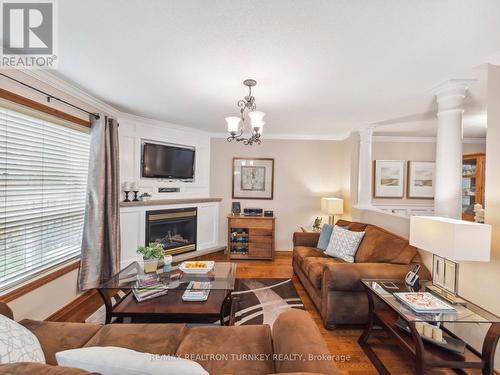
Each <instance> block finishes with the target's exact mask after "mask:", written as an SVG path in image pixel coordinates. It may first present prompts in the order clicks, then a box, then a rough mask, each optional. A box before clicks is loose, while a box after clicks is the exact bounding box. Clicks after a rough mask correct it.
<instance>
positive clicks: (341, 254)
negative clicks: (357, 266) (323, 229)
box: [325, 225, 365, 263]
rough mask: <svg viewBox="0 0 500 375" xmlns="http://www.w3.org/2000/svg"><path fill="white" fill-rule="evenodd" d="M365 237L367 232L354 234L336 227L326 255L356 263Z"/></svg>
mask: <svg viewBox="0 0 500 375" xmlns="http://www.w3.org/2000/svg"><path fill="white" fill-rule="evenodd" d="M364 235H365V232H354V231H350V230H348V229H344V228H342V227H339V226H338V225H335V226H334V227H333V231H332V236H331V237H330V242H329V243H328V247H327V248H326V252H325V254H326V255H329V256H331V257H334V258H340V259H343V260H345V261H346V262H349V263H354V256H355V255H356V251H358V247H359V244H360V243H361V240H362V239H363V236H364Z"/></svg>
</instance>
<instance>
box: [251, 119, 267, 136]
mask: <svg viewBox="0 0 500 375" xmlns="http://www.w3.org/2000/svg"><path fill="white" fill-rule="evenodd" d="M264 124H265V122H264V121H262V122H261V123H260V124H259V125H258V126H254V125H253V124H252V129H253V131H254V132H255V133H259V134H262V128H264Z"/></svg>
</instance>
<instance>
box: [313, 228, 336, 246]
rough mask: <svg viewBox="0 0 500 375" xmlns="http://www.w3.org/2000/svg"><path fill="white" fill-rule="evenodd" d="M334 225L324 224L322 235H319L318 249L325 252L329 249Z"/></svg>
mask: <svg viewBox="0 0 500 375" xmlns="http://www.w3.org/2000/svg"><path fill="white" fill-rule="evenodd" d="M332 230H333V225H331V224H324V225H323V227H322V228H321V233H320V234H319V239H318V245H317V246H316V247H317V248H318V249H320V250H323V251H325V250H326V248H327V247H328V243H329V242H330V237H331V236H332Z"/></svg>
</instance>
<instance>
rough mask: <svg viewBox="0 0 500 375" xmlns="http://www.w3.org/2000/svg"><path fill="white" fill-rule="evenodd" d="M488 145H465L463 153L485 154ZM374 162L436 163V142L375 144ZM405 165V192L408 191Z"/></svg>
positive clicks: (381, 201) (429, 202) (384, 200)
mask: <svg viewBox="0 0 500 375" xmlns="http://www.w3.org/2000/svg"><path fill="white" fill-rule="evenodd" d="M485 151H486V144H481V143H478V144H475V143H464V144H463V153H464V154H471V153H475V152H485ZM372 159H373V160H406V161H408V160H411V161H434V160H435V159H436V143H434V142H373V146H372ZM406 173H407V164H406V165H405V191H406V178H407V176H406ZM372 201H373V203H374V204H409V205H432V204H433V203H432V202H433V200H432V199H408V198H406V192H405V196H404V197H403V198H402V199H392V198H373V199H372Z"/></svg>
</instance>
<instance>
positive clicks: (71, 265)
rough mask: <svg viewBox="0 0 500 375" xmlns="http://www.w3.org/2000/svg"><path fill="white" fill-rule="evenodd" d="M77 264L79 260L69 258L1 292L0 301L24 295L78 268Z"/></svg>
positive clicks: (7, 300) (11, 299) (5, 301)
mask: <svg viewBox="0 0 500 375" xmlns="http://www.w3.org/2000/svg"><path fill="white" fill-rule="evenodd" d="M79 266H80V260H71V261H69V262H68V263H67V264H66V265H63V266H62V267H60V268H58V269H56V270H53V271H52V270H50V271H48V273H46V274H44V275H42V276H41V277H38V278H37V279H35V280H33V281H30V282H27V283H25V284H23V285H20V286H14V287H12V288H10V289H7V291H6V292H5V294H2V295H1V296H0V302H4V303H8V302H10V301H13V300H15V299H17V298H19V297H21V296H24V295H25V294H28V293H29V292H32V291H33V290H35V289H38V288H40V287H41V286H43V285H45V284H48V283H50V282H51V281H54V280H55V279H57V278H59V277H61V276H63V275H66V274H67V273H70V272H71V271H73V270H76V269H78V267H79Z"/></svg>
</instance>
